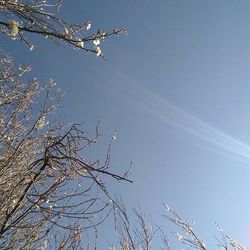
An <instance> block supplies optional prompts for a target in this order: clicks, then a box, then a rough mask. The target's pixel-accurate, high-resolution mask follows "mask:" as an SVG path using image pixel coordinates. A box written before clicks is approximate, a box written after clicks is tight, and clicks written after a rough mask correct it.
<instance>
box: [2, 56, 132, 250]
mask: <svg viewBox="0 0 250 250" xmlns="http://www.w3.org/2000/svg"><path fill="white" fill-rule="evenodd" d="M29 70H30V68H28V67H20V68H19V70H15V69H14V67H13V64H12V60H11V58H10V57H8V56H7V55H4V54H3V53H1V60H0V80H1V82H0V84H1V85H0V189H1V193H0V225H1V226H0V248H1V249H2V248H3V249H18V247H19V248H21V249H31V248H32V249H34V248H35V249H42V247H43V246H44V245H46V244H50V245H51V248H53V249H56V248H57V247H61V249H63V248H64V249H70V248H72V249H75V248H76V247H77V246H78V245H79V244H80V242H81V240H83V238H84V237H87V236H88V234H89V232H90V231H91V230H92V229H93V230H94V232H95V231H96V230H97V226H98V225H99V224H101V223H102V222H103V221H104V220H105V218H106V217H107V216H108V214H109V213H110V211H111V210H112V209H113V205H112V204H111V203H112V202H111V201H112V197H111V196H110V194H109V191H108V189H107V188H106V185H105V177H111V178H112V179H115V180H118V181H130V180H129V179H128V178H127V174H128V173H126V174H125V175H117V174H115V173H113V172H111V169H110V166H109V158H110V156H109V151H108V153H107V156H106V160H105V161H104V163H101V162H100V161H98V160H97V161H94V162H91V161H88V160H86V159H85V156H84V150H85V149H86V148H89V147H90V145H92V144H94V143H96V141H97V139H98V137H99V136H100V134H99V131H98V126H97V128H96V135H95V136H94V138H89V137H88V136H87V134H86V133H85V132H84V131H83V130H82V126H81V125H77V124H73V125H70V126H65V125H62V124H58V123H53V119H52V117H51V115H52V114H53V112H54V111H55V110H56V108H57V107H58V105H59V103H60V100H61V98H62V93H61V92H58V91H54V85H55V84H54V82H53V81H52V80H50V81H49V83H48V85H47V86H46V87H45V88H41V87H40V85H39V83H38V81H37V79H36V78H35V79H31V80H29V81H28V82H27V81H26V80H25V79H23V74H24V73H25V72H27V71H29ZM49 120H50V121H52V123H53V124H48V121H49ZM85 242H88V243H89V241H85ZM81 244H82V243H81Z"/></svg>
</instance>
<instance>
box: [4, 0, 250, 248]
mask: <svg viewBox="0 0 250 250" xmlns="http://www.w3.org/2000/svg"><path fill="white" fill-rule="evenodd" d="M249 13H250V2H249V1H244V0H241V1H236V0H220V1H217V0H216V1H215V0H210V1H198V0H188V1H186V0H157V1H152V0H143V1H142V0H140V1H139V0H133V1H132V0H127V1H114V0H105V1H98V0H91V1H90V0H89V1H85V0H84V1H83V0H81V1H80V0H77V1H64V3H63V8H62V9H61V12H60V15H61V16H62V17H64V18H65V19H66V20H68V21H69V22H71V23H81V22H83V21H86V20H88V19H90V20H91V23H92V28H91V30H96V29H98V28H101V29H105V30H112V29H113V28H114V27H125V28H126V29H127V31H128V36H125V37H118V38H112V39H110V40H106V41H105V42H104V43H102V44H101V48H102V50H103V52H104V54H105V57H106V59H107V60H106V61H103V60H101V59H99V58H96V56H95V55H91V54H89V55H86V54H85V53H81V52H79V51H74V50H73V51H72V50H71V49H69V48H64V47H58V46H56V45H55V44H53V43H51V42H49V41H44V40H40V39H39V38H34V37H33V38H32V40H33V41H34V43H35V44H36V45H37V47H38V48H37V50H36V51H34V52H32V53H30V52H29V51H28V49H27V48H26V47H25V46H24V45H23V44H20V43H19V42H17V41H12V40H8V39H6V38H3V37H1V41H2V42H3V44H2V42H1V46H2V47H3V48H5V49H8V50H9V51H10V52H11V53H12V54H13V55H14V56H15V57H16V59H17V60H16V63H26V64H28V65H32V68H33V74H36V75H37V77H38V78H39V79H40V80H41V81H47V80H48V79H49V78H54V79H55V81H56V82H57V86H58V87H59V88H61V89H63V90H64V91H65V93H66V96H65V99H64V101H63V109H61V110H60V117H61V118H63V119H65V120H66V121H78V122H80V121H84V122H85V123H86V128H87V129H88V130H89V131H90V132H91V131H92V132H93V131H94V129H95V125H96V123H97V121H98V120H99V119H101V121H102V122H101V124H102V125H101V130H102V132H103V134H104V137H103V139H102V141H101V143H100V146H98V147H97V149H96V152H95V154H96V155H99V153H103V155H104V154H105V149H103V145H106V144H107V142H108V141H109V139H110V138H111V134H112V131H113V130H114V129H116V130H117V133H118V139H117V140H116V141H115V144H114V145H113V148H112V166H113V167H114V169H117V172H122V171H123V170H124V169H125V168H126V167H127V166H128V165H129V163H130V161H133V169H132V176H131V177H132V179H133V180H134V183H133V184H121V185H118V184H115V183H113V182H111V183H110V185H111V190H113V191H114V193H116V194H121V196H122V197H123V199H124V202H125V204H127V206H128V208H132V207H135V206H136V205H137V203H138V202H139V203H140V204H141V207H142V208H143V210H145V211H147V212H149V213H150V214H151V215H152V218H153V220H155V222H156V223H157V224H158V225H164V224H166V223H167V222H166V220H165V219H164V218H162V216H161V215H162V214H163V213H164V209H163V207H162V203H163V202H167V203H168V204H170V205H171V206H172V207H173V208H175V209H176V211H178V212H179V213H180V214H181V215H183V216H184V217H185V218H188V219H190V220H192V219H193V220H195V221H196V225H195V227H196V228H197V230H198V231H200V232H202V233H201V236H202V238H203V239H204V240H205V241H206V242H207V245H208V246H209V248H215V245H216V240H215V239H214V234H216V227H215V225H214V222H217V223H219V225H220V226H221V227H222V228H223V229H224V231H225V232H226V233H228V234H229V235H231V236H232V237H233V238H235V239H237V240H238V241H239V242H241V243H242V244H243V245H245V246H246V247H247V248H250V233H249V232H250V181H249V180H250V147H249V146H248V145H250V15H249ZM171 105H173V106H171ZM171 107H172V108H171ZM173 107H174V108H173ZM178 109H181V110H182V111H177V110H178ZM201 121H202V122H203V123H202V122H201ZM202 124H203V125H202ZM204 124H207V125H204ZM218 131H220V132H221V133H220V132H218ZM229 137H230V138H229ZM240 143H241V144H240ZM243 151H244V153H241V152H243ZM105 237H106V236H105ZM109 237H111V239H112V235H107V238H109ZM156 244H157V243H156Z"/></svg>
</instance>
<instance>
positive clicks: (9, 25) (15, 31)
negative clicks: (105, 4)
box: [0, 0, 126, 57]
mask: <svg viewBox="0 0 250 250" xmlns="http://www.w3.org/2000/svg"><path fill="white" fill-rule="evenodd" d="M61 6H62V1H60V0H59V1H58V2H56V3H55V1H52V0H36V1H30V0H0V13H1V18H0V32H1V33H3V34H7V35H9V36H10V37H12V38H13V39H19V40H21V41H22V42H24V43H25V44H26V45H27V46H28V47H29V49H30V51H32V50H34V48H35V46H34V45H33V44H32V43H31V42H30V39H29V38H30V35H31V34H37V35H40V36H42V37H44V38H46V39H50V40H52V41H54V42H56V43H57V44H62V45H63V44H66V45H69V46H71V47H73V48H75V49H81V50H83V51H86V52H92V53H95V54H96V55H97V56H101V57H103V53H102V49H101V47H100V45H101V42H103V41H104V40H105V39H106V38H108V37H110V36H118V35H123V34H126V31H125V29H124V28H120V29H113V30H112V31H110V32H106V31H101V30H100V29H98V30H97V31H91V27H92V25H91V23H90V21H88V20H87V21H83V22H82V24H70V23H68V22H66V21H65V20H64V19H63V18H60V17H59V13H58V11H59V10H60V8H61Z"/></svg>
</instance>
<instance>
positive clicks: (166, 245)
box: [110, 201, 245, 250]
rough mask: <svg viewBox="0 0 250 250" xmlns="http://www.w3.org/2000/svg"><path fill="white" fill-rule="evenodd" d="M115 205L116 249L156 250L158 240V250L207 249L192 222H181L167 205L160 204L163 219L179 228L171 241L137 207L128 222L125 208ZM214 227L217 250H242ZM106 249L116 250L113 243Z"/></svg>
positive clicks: (178, 216) (179, 217)
mask: <svg viewBox="0 0 250 250" xmlns="http://www.w3.org/2000/svg"><path fill="white" fill-rule="evenodd" d="M115 205H116V209H114V211H115V222H116V224H115V227H116V230H117V232H118V235H119V239H120V240H119V244H117V245H120V249H122V250H152V249H156V248H155V247H154V244H153V243H154V242H153V241H154V239H155V242H157V243H158V246H157V248H159V242H160V241H161V243H162V244H161V245H162V247H161V249H165V250H170V249H176V248H172V247H171V245H175V246H176V243H177V242H180V243H181V244H182V245H184V246H185V247H186V248H185V249H199V250H208V249H209V248H208V247H207V246H206V244H205V242H204V240H202V239H201V238H200V236H199V234H198V233H197V232H195V230H194V228H193V227H194V223H190V222H188V221H187V220H185V219H183V218H182V217H181V216H180V215H179V214H177V213H176V212H175V210H173V209H172V208H171V207H170V206H168V205H167V204H165V205H164V207H165V209H166V214H164V217H166V218H167V219H168V221H169V222H171V223H173V224H174V225H176V226H177V227H178V229H179V230H177V231H176V232H172V235H173V236H174V239H172V240H171V241H170V237H168V236H167V233H166V232H164V230H163V228H162V227H159V226H156V225H154V224H153V222H152V220H151V218H150V216H148V215H147V216H146V215H145V214H144V213H143V212H142V210H141V209H140V208H139V209H137V210H135V211H134V215H135V219H134V220H132V221H131V217H129V215H128V212H127V210H126V207H125V205H124V204H123V203H122V202H121V201H117V202H116V203H115ZM216 226H217V229H218V231H219V236H215V246H217V247H218V249H224V250H230V249H232V250H245V248H244V246H242V245H241V244H239V243H238V242H237V241H236V240H234V239H232V238H231V237H230V236H228V235H226V234H225V233H224V232H223V230H222V229H221V228H220V227H219V226H218V225H217V224H216ZM175 240H177V242H175ZM170 243H172V244H170ZM110 249H112V250H116V249H118V248H116V246H115V244H114V245H112V246H111V247H110Z"/></svg>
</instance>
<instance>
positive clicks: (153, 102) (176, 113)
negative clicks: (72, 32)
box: [109, 66, 250, 164]
mask: <svg viewBox="0 0 250 250" xmlns="http://www.w3.org/2000/svg"><path fill="white" fill-rule="evenodd" d="M112 67H113V66H112ZM116 72H117V71H116ZM117 74H118V77H119V78H121V79H122V80H121V82H122V85H121V84H118V85H116V86H115V88H114V89H110V90H109V91H110V92H112V93H113V94H115V95H116V96H119V98H122V99H123V100H125V101H126V102H128V103H130V104H131V105H133V106H135V107H137V108H139V109H140V110H142V111H143V112H146V113H148V114H150V115H151V116H153V117H156V118H158V119H160V120H161V121H163V122H164V123H166V124H169V125H171V126H173V127H175V128H178V129H180V130H182V131H185V132H187V133H188V134H191V135H193V136H196V137H198V138H200V139H202V140H203V141H206V142H209V143H210V144H213V145H215V146H217V147H219V148H221V149H223V150H224V151H226V152H227V153H233V154H234V157H233V156H232V155H231V154H230V155H227V156H229V157H230V158H235V156H236V155H237V156H240V158H241V159H237V160H241V161H242V162H244V163H248V164H250V146H248V145H247V144H245V143H243V142H241V141H239V140H237V139H235V138H233V137H231V136H230V135H227V134H225V133H223V132H222V131H220V130H218V129H216V128H214V127H212V126H210V125H209V124H207V123H205V122H204V121H202V120H200V119H198V118H196V117H195V116H192V115H190V114H189V113H187V112H185V111H184V110H182V109H181V108H179V107H177V106H176V105H174V104H171V103H169V102H168V101H166V100H165V99H163V98H161V97H159V96H157V95H156V94H154V93H153V92H151V91H150V90H148V89H146V88H145V87H143V86H142V85H141V84H139V83H137V82H136V81H134V80H132V79H130V78H129V77H127V76H125V75H123V74H122V73H121V72H117ZM124 80H125V81H124ZM226 152H220V153H223V154H225V153H226Z"/></svg>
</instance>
